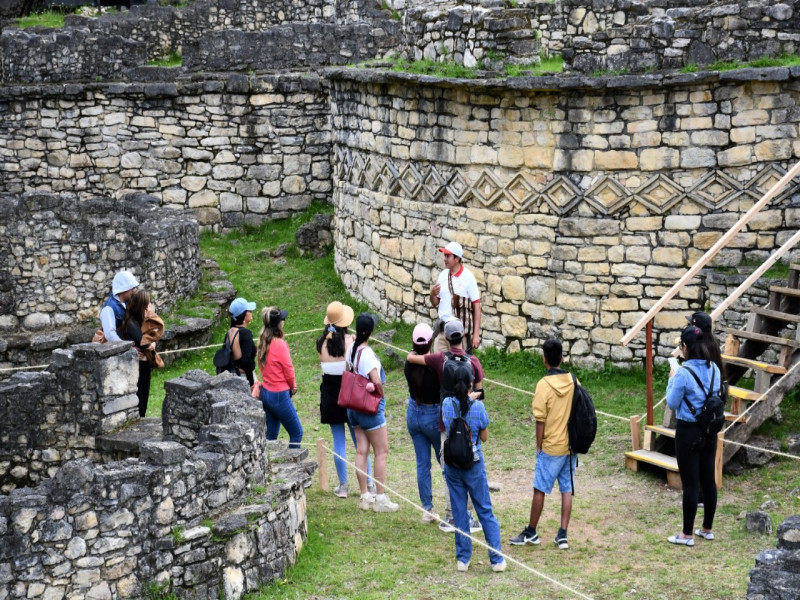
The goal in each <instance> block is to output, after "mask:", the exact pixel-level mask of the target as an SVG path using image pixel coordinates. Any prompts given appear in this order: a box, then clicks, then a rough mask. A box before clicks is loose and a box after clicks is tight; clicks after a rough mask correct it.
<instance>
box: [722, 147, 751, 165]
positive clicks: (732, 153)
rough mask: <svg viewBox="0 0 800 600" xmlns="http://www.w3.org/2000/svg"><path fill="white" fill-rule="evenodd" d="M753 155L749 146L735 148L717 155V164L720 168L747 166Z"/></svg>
mask: <svg viewBox="0 0 800 600" xmlns="http://www.w3.org/2000/svg"><path fill="white" fill-rule="evenodd" d="M752 155H753V147H752V146H749V145H741V146H736V147H734V148H730V149H729V150H724V151H722V152H719V153H717V163H718V164H719V166H720V167H737V166H741V165H747V164H749V163H750V159H751V157H752Z"/></svg>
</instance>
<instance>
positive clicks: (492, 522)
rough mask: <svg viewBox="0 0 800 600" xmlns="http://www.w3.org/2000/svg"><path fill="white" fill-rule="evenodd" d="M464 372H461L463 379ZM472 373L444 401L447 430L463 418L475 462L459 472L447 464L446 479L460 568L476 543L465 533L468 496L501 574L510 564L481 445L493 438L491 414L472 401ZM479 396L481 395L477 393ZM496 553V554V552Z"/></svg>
mask: <svg viewBox="0 0 800 600" xmlns="http://www.w3.org/2000/svg"><path fill="white" fill-rule="evenodd" d="M463 373H464V372H463V371H461V372H460V374H462V376H463ZM471 390H472V374H471V373H469V376H468V378H466V379H457V380H456V382H455V386H454V392H455V396H449V397H447V398H445V399H444V400H443V401H442V420H443V421H444V426H445V431H447V432H449V431H450V423H452V422H453V420H454V419H455V418H456V417H457V416H459V415H463V416H464V420H465V421H466V422H467V425H469V430H470V434H471V435H472V447H473V451H474V452H475V462H474V463H473V465H472V467H471V468H469V469H457V468H455V467H451V466H450V465H447V464H445V466H444V478H445V480H446V481H447V487H448V489H449V490H450V502H451V504H452V509H453V519H454V520H455V526H456V560H457V561H458V562H457V563H456V569H457V570H459V571H466V570H467V569H469V561H470V558H472V540H471V539H470V538H469V537H467V536H466V535H462V534H461V533H459V532H461V531H464V532H469V530H470V524H469V513H468V512H467V494H469V497H470V498H471V499H472V505H473V506H474V507H475V513H476V514H477V515H478V519H479V520H480V522H481V525H482V526H483V536H484V537H485V538H486V543H487V544H488V545H489V546H490V548H491V550H489V561H490V562H491V563H492V571H495V572H497V573H499V572H502V571H505V570H506V561H505V559H504V558H503V557H502V555H500V554H499V553H500V552H501V547H500V524H499V523H498V522H497V518H496V517H495V516H494V512H492V498H491V496H490V494H489V482H488V480H487V478H486V466H485V464H484V460H483V451H482V449H481V442H485V441H486V439H487V438H488V437H489V415H488V414H487V413H486V407H485V406H484V404H483V402H481V401H480V400H474V401H471V397H470V392H471ZM474 394H475V395H476V396H477V393H474ZM495 551H496V552H495Z"/></svg>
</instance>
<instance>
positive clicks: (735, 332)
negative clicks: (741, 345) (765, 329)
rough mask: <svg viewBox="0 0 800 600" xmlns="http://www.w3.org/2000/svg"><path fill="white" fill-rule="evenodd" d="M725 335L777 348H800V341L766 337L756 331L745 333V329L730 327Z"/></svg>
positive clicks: (772, 336)
mask: <svg viewBox="0 0 800 600" xmlns="http://www.w3.org/2000/svg"><path fill="white" fill-rule="evenodd" d="M725 333H727V334H728V335H732V336H733V337H735V338H739V339H744V340H753V341H754V342H761V343H763V344H775V345H776V346H786V347H788V348H800V341H797V340H790V339H788V338H782V337H777V336H774V335H765V334H763V333H756V332H755V331H744V330H743V329H733V328H731V327H729V328H728V329H726V330H725Z"/></svg>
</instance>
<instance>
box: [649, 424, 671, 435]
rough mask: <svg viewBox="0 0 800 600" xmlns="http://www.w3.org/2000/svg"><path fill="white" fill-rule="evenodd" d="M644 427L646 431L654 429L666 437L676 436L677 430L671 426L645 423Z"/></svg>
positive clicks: (653, 430)
mask: <svg viewBox="0 0 800 600" xmlns="http://www.w3.org/2000/svg"><path fill="white" fill-rule="evenodd" d="M644 429H645V431H652V432H654V433H657V434H658V435H663V436H664V437H671V438H674V437H675V430H674V429H672V428H670V427H662V426H661V425H645V426H644Z"/></svg>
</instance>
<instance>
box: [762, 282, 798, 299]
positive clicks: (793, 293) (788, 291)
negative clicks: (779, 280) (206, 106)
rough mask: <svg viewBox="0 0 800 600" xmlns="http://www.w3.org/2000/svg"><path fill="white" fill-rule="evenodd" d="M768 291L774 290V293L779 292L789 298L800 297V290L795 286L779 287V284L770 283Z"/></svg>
mask: <svg viewBox="0 0 800 600" xmlns="http://www.w3.org/2000/svg"><path fill="white" fill-rule="evenodd" d="M769 291H770V292H775V293H776V294H780V295H782V296H787V297H789V298H800V290H798V289H797V288H790V287H781V286H779V285H771V286H769Z"/></svg>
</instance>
